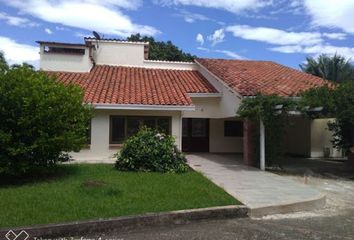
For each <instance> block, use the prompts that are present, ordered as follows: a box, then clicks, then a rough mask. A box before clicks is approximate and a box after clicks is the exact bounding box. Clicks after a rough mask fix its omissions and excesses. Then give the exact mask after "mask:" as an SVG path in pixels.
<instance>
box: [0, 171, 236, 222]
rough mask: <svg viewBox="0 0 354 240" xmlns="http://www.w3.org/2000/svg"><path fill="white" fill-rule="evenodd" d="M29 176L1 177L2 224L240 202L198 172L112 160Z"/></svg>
mask: <svg viewBox="0 0 354 240" xmlns="http://www.w3.org/2000/svg"><path fill="white" fill-rule="evenodd" d="M29 177H31V178H28V179H23V178H21V179H20V178H11V179H9V181H8V182H7V183H5V184H4V180H3V179H0V199H1V201H0V209H1V214H0V228H4V227H7V228H10V227H12V228H13V227H20V226H30V225H38V224H53V223H60V222H73V221H80V220H87V219H98V218H109V217H118V216H127V215H136V214H144V213H149V212H150V213H151V212H162V211H173V210H181V209H192V208H205V207H214V206H224V205H235V204H240V203H239V202H238V201H237V200H236V199H234V198H233V197H231V196H230V195H228V194H227V193H226V192H225V191H224V190H223V189H222V188H219V187H218V186H216V185H215V184H213V183H212V182H211V181H209V180H208V179H207V178H205V177H203V175H202V174H200V173H198V172H194V171H188V172H187V173H185V174H161V173H136V172H119V171H116V170H115V169H114V168H113V167H112V165H110V164H60V165H58V166H56V167H55V168H52V169H51V171H50V174H47V176H46V177H43V175H33V174H31V175H30V176H29ZM38 178H40V179H38ZM14 181H16V183H15V184H14ZM28 183H30V184H28Z"/></svg>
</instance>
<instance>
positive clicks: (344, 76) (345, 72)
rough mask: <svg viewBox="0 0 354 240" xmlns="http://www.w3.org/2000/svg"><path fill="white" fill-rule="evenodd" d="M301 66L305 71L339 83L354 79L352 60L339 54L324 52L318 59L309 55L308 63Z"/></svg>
mask: <svg viewBox="0 0 354 240" xmlns="http://www.w3.org/2000/svg"><path fill="white" fill-rule="evenodd" d="M299 66H300V68H301V70H302V71H303V72H306V73H310V74H312V75H315V76H318V77H321V78H324V79H327V80H331V81H334V82H337V83H342V82H346V81H353V79H354V68H353V66H352V65H351V60H350V59H346V58H345V57H343V56H340V55H338V54H335V55H334V56H329V55H326V54H322V55H320V56H319V57H318V58H317V59H315V58H312V57H307V58H306V63H304V64H300V65H299Z"/></svg>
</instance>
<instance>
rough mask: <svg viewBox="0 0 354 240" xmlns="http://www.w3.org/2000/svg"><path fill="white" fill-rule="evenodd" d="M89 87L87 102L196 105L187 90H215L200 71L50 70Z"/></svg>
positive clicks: (107, 67)
mask: <svg viewBox="0 0 354 240" xmlns="http://www.w3.org/2000/svg"><path fill="white" fill-rule="evenodd" d="M49 73H50V74H55V75H57V77H58V79H59V80H60V81H62V82H64V83H66V84H69V83H75V84H78V85H80V86H81V87H82V88H83V89H84V91H85V102H87V103H100V104H144V105H181V106H183V105H192V101H191V99H190V98H189V96H188V94H187V93H214V92H217V91H216V90H215V88H214V87H213V86H212V85H211V84H210V83H209V82H208V81H207V80H206V79H205V78H204V77H202V75H201V74H200V73H199V72H198V71H192V70H167V69H148V68H138V67H121V66H104V65H98V66H95V67H94V68H93V69H92V70H91V71H90V72H89V73H72V72H49Z"/></svg>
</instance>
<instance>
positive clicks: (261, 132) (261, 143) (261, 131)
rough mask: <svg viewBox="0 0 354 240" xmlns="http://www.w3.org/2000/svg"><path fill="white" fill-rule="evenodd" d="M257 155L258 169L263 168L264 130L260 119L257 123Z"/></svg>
mask: <svg viewBox="0 0 354 240" xmlns="http://www.w3.org/2000/svg"><path fill="white" fill-rule="evenodd" d="M259 157H260V169H261V170H262V171H264V170H265V130H264V123H263V121H262V120H260V125H259Z"/></svg>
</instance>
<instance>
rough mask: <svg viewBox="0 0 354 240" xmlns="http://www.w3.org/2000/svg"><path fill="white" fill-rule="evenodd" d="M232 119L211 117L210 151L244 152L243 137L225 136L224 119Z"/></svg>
mask: <svg viewBox="0 0 354 240" xmlns="http://www.w3.org/2000/svg"><path fill="white" fill-rule="evenodd" d="M225 120H230V119H210V122H209V133H210V135H209V151H210V152H213V153H242V152H243V137H225V136H224V121H225Z"/></svg>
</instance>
